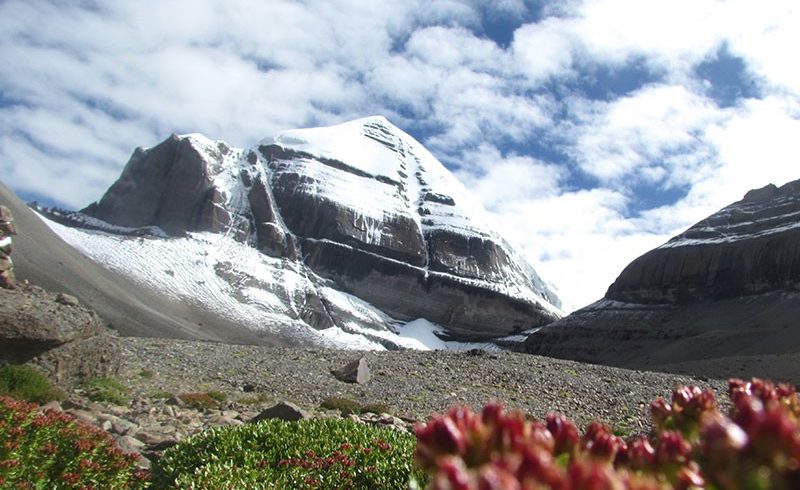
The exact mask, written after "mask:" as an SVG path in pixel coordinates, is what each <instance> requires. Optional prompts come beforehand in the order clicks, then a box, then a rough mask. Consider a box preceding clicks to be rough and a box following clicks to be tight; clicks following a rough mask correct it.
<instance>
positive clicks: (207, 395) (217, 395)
mask: <svg viewBox="0 0 800 490" xmlns="http://www.w3.org/2000/svg"><path fill="white" fill-rule="evenodd" d="M178 398H179V399H180V401H182V402H183V403H184V404H185V405H186V406H187V407H189V408H194V409H195V410H209V409H212V408H219V406H220V404H221V403H222V402H224V401H225V400H226V399H227V397H226V395H225V394H224V393H222V392H220V391H200V392H193V393H181V394H180V395H178Z"/></svg>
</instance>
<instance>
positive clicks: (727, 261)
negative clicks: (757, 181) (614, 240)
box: [606, 181, 800, 304]
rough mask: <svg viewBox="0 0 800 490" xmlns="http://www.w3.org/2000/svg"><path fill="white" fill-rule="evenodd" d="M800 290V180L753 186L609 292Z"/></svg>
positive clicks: (643, 299) (693, 297)
mask: <svg viewBox="0 0 800 490" xmlns="http://www.w3.org/2000/svg"><path fill="white" fill-rule="evenodd" d="M798 289H800V181H794V182H791V183H788V184H786V185H784V186H783V187H781V188H780V189H779V188H777V187H775V186H774V185H769V186H767V187H764V188H762V189H757V190H753V191H750V192H748V193H747V195H746V196H745V197H744V199H742V200H741V201H739V202H737V203H734V204H731V205H730V206H728V207H726V208H724V209H722V210H720V211H719V212H717V213H715V214H714V215H712V216H710V217H708V218H707V219H705V220H703V221H701V222H700V223H697V224H696V225H694V226H692V227H691V228H689V229H688V230H686V231H685V232H684V233H682V234H680V235H678V236H676V237H675V238H673V239H671V240H670V241H669V242H667V243H666V244H664V245H663V246H661V247H659V248H657V249H655V250H652V251H650V252H648V253H647V254H645V255H643V256H642V257H639V258H638V259H636V260H635V261H633V262H632V263H631V264H630V265H628V267H626V268H625V270H623V271H622V274H620V276H619V277H618V278H617V280H616V281H615V282H614V284H612V285H611V287H610V288H609V289H608V292H607V294H606V298H608V299H613V300H617V301H625V302H633V303H674V304H682V303H687V302H692V301H697V300H702V299H711V300H714V299H724V298H733V297H736V296H741V295H748V294H759V293H765V292H769V291H776V290H798Z"/></svg>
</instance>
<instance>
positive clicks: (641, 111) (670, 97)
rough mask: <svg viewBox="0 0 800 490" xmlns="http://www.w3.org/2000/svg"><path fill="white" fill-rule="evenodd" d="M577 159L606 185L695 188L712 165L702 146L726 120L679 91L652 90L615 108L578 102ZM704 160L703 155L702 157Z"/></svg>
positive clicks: (661, 87)
mask: <svg viewBox="0 0 800 490" xmlns="http://www.w3.org/2000/svg"><path fill="white" fill-rule="evenodd" d="M574 106H575V107H574V109H573V110H576V111H577V112H578V114H577V117H578V119H579V121H580V125H579V126H578V127H577V131H576V132H577V134H576V136H575V142H576V144H575V148H574V152H575V158H576V160H577V161H578V162H579V164H580V166H581V168H582V169H583V171H585V172H587V173H588V174H590V175H593V176H595V177H597V178H598V179H600V180H601V181H602V182H605V183H612V184H613V183H620V182H621V181H622V180H623V179H624V180H627V181H628V182H629V183H630V182H631V181H636V180H643V181H649V182H655V183H662V182H663V183H664V184H665V185H670V186H675V185H684V184H688V183H691V181H692V179H693V173H694V171H695V170H696V167H697V166H698V165H702V164H705V163H707V160H708V158H709V155H706V154H705V153H706V152H707V151H708V149H707V148H708V147H707V146H706V145H703V144H702V142H701V141H700V138H701V137H702V134H703V132H704V131H705V128H706V127H708V126H709V125H711V124H714V123H715V122H716V121H718V120H720V119H722V118H723V117H724V111H721V110H719V109H718V108H717V107H716V106H715V105H714V104H713V103H712V102H711V101H710V100H708V99H706V98H705V97H702V96H699V95H697V94H695V93H692V92H690V91H689V90H687V89H686V88H685V87H682V86H676V85H650V86H645V87H644V88H642V89H640V90H638V91H636V92H635V93H632V94H630V95H629V96H626V97H622V98H619V99H616V100H614V101H612V102H586V101H581V100H579V101H577V102H576V103H574ZM698 154H699V155H698Z"/></svg>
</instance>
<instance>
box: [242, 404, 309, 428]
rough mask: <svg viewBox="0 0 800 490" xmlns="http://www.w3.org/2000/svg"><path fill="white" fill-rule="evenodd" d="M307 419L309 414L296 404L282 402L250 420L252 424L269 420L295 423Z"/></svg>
mask: <svg viewBox="0 0 800 490" xmlns="http://www.w3.org/2000/svg"><path fill="white" fill-rule="evenodd" d="M307 418H308V414H307V413H306V412H305V411H304V410H302V409H301V408H300V407H298V406H297V405H295V404H294V403H291V402H280V403H278V404H276V405H273V406H271V407H269V408H267V409H266V410H264V411H262V412H261V413H260V414H258V415H256V416H255V417H253V418H252V419H250V422H251V423H253V422H260V421H262V420H269V419H281V420H287V421H295V420H302V419H307Z"/></svg>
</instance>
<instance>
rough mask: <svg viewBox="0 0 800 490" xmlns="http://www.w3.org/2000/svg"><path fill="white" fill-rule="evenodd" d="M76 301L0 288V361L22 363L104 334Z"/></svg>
mask: <svg viewBox="0 0 800 490" xmlns="http://www.w3.org/2000/svg"><path fill="white" fill-rule="evenodd" d="M67 298H70V299H67ZM76 302H77V301H76V300H75V298H74V297H69V296H68V295H55V294H52V293H48V292H46V291H44V290H43V289H41V288H36V287H20V288H17V289H15V290H7V289H0V360H2V361H7V362H25V361H28V360H30V359H32V358H34V357H36V356H39V355H41V354H43V353H44V352H46V351H48V350H50V349H53V348H56V347H58V346H61V345H64V344H66V343H69V342H75V341H78V340H82V339H88V338H90V337H93V336H95V335H98V334H100V333H101V332H104V331H105V326H104V325H103V323H102V321H101V320H100V318H99V317H98V316H97V314H96V313H94V312H93V311H91V310H89V309H86V308H83V307H81V306H80V305H79V304H76Z"/></svg>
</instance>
